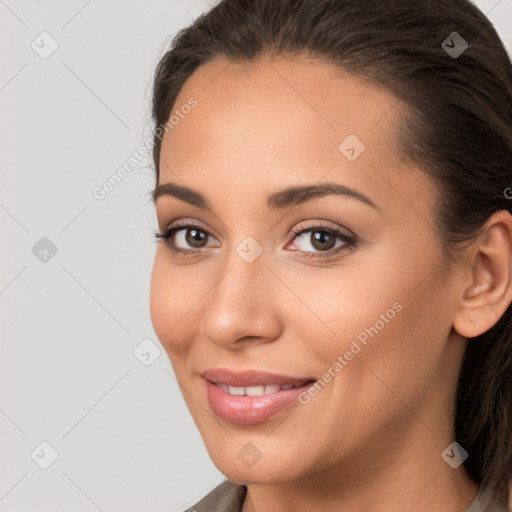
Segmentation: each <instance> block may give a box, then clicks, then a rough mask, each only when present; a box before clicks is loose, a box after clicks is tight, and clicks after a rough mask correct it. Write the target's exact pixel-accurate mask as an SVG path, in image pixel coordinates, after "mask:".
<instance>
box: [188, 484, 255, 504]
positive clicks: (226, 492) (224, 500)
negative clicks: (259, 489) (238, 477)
mask: <svg viewBox="0 0 512 512" xmlns="http://www.w3.org/2000/svg"><path fill="white" fill-rule="evenodd" d="M246 492H247V487H246V486H245V485H239V484H235V483H234V482H232V481H231V480H224V481H223V482H221V483H220V484H219V485H217V487H215V488H214V489H213V490H211V491H210V492H209V493H208V494H207V495H206V496H204V497H203V498H202V499H201V500H200V501H198V502H197V503H196V504H195V505H193V506H192V507H190V508H188V509H187V510H185V511H184V512H240V511H241V510H242V505H243V503H244V499H245V494H246Z"/></svg>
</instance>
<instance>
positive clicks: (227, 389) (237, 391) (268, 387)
mask: <svg viewBox="0 0 512 512" xmlns="http://www.w3.org/2000/svg"><path fill="white" fill-rule="evenodd" d="M210 382H212V381H210ZM313 382H315V381H314V380H310V379H308V380H305V381H302V382H299V383H298V384H283V385H282V386H278V385H277V384H261V385H259V386H229V385H228V384H225V383H223V382H212V384H215V385H217V386H218V387H219V388H220V389H222V391H224V393H229V394H230V395H234V396H243V395H245V396H264V395H272V394H274V393H277V392H278V391H285V390H288V389H296V388H302V387H304V386H305V385H306V384H310V383H313Z"/></svg>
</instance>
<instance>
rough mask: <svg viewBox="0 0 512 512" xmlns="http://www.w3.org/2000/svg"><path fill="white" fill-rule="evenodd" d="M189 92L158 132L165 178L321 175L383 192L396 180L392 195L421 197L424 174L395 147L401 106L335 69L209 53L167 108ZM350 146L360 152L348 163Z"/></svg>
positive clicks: (237, 182) (270, 179) (244, 180)
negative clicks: (176, 115) (178, 115)
mask: <svg viewBox="0 0 512 512" xmlns="http://www.w3.org/2000/svg"><path fill="white" fill-rule="evenodd" d="M190 98H194V99H195V100H196V101H197V106H195V107H194V108H193V109H192V110H191V111H190V112H189V113H188V114H186V115H183V116H182V119H181V120H180V122H179V124H177V125H176V126H174V128H173V129H172V130H171V131H169V133H166V134H165V135H164V138H163V142H162V151H161V159H160V172H161V174H160V182H165V181H175V176H173V174H172V173H170V169H172V170H173V171H174V173H178V175H179V174H180V173H186V176H187V178H190V180H191V182H194V183H195V184H198V185H199V186H201V185H204V186H207V185H209V184H212V185H213V184H215V180H219V179H220V180H222V181H226V180H229V182H230V183H231V184H233V185H234V186H238V187H244V186H251V184H252V182H253V181H254V183H256V182H258V183H261V181H262V180H264V182H265V183H267V184H268V187H269V190H270V189H271V188H276V187H278V186H281V185H283V182H286V184H290V185H296V184H302V183H303V182H305V181H308V182H312V181H313V182H316V181H319V180H321V179H322V177H323V176H326V175H328V176H327V178H328V179H329V180H332V179H335V180H337V181H340V182H343V183H344V184H346V185H348V186H356V185H357V187H358V188H363V189H365V190H366V191H367V192H368V194H370V195H372V194H373V195H374V197H375V196H376V195H380V194H382V193H383V192H384V189H386V191H387V192H390V193H391V192H392V190H388V189H389V181H390V180H391V181H392V182H396V181H397V180H399V181H400V183H397V184H396V186H395V187H391V188H395V192H394V193H395V194H398V195H402V196H404V195H405V196H407V195H410V196H411V199H412V200H417V198H418V196H420V195H424V194H423V192H422V190H421V189H423V188H424V187H425V185H426V184H425V181H424V180H423V179H422V177H421V176H419V173H418V172H413V170H412V169H411V165H410V164H406V163H405V162H404V160H403V159H402V157H401V155H400V154H399V152H398V150H397V146H396V140H397V137H398V131H397V129H398V127H399V126H400V123H401V122H403V117H402V116H403V112H404V106H403V105H402V104H401V102H399V100H398V99H397V98H396V97H395V96H394V95H393V94H391V93H390V92H388V91H387V90H386V89H385V88H383V87H380V86H377V85H375V84H373V83H371V82H369V81H367V80H363V79H361V78H358V77H355V76H352V75H350V74H348V73H347V72H346V71H343V70H342V69H340V68H336V67H334V66H332V65H330V64H327V63H325V62H322V61H319V60H316V59H310V58H305V57H304V58H298V57H296V58H293V59H291V58H286V57H274V58H272V59H270V60H269V59H266V58H262V59H260V60H258V61H256V62H251V63H248V62H233V61H230V60H226V59H218V60H215V61H213V62H209V63H207V64H205V65H203V66H201V67H199V68H198V69H197V70H196V71H195V72H194V73H193V74H192V75H191V76H190V77H189V79H188V80H187V81H186V82H185V84H184V86H183V88H182V90H181V91H180V94H179V96H178V98H177V100H176V102H175V105H174V108H173V111H175V110H179V109H180V108H181V106H182V105H185V104H186V103H187V101H189V100H190ZM187 110H188V109H187ZM345 141H348V142H346V143H345ZM351 146H352V147H354V148H355V151H356V153H359V152H361V151H362V152H361V153H360V156H358V157H357V158H356V159H355V160H350V159H349V158H347V156H351V154H350V152H349V153H348V154H347V153H346V150H347V149H349V150H350V147H351ZM344 151H345V152H344ZM356 156H357V155H356ZM391 174H392V176H391ZM385 182H388V183H387V184H386V183H385ZM411 187H412V188H411ZM400 189H402V190H400Z"/></svg>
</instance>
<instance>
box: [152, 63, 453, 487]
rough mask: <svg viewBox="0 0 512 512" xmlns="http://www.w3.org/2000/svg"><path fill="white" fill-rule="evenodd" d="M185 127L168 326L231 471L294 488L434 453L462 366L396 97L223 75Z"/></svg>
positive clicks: (161, 291)
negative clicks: (401, 143)
mask: <svg viewBox="0 0 512 512" xmlns="http://www.w3.org/2000/svg"><path fill="white" fill-rule="evenodd" d="M191 98H193V102H194V105H195V106H194V107H193V108H183V106H184V105H186V104H187V103H188V104H192V102H191ZM180 109H181V110H180ZM174 110H180V112H181V114H182V115H181V116H178V117H179V118H180V119H179V122H174V123H173V125H172V129H170V130H169V131H168V132H167V133H166V134H165V135H164V138H163V141H162V150H161V159H160V183H159V185H160V187H159V190H160V194H159V195H158V197H157V199H156V212H157V218H158V225H159V229H160V230H161V231H165V230H166V229H167V228H177V229H176V231H175V232H174V233H173V234H172V235H171V236H170V237H169V238H167V239H166V240H164V239H161V240H160V243H159V244H158V246H157V250H156V255H155V261H154V267H153V273H152V280H151V300H150V306H151V318H152V322H153V325H154V328H155V331H156V333H157V335H158V337H159V339H160V341H161V343H162V345H163V347H164V348H165V350H166V352H167V354H168V356H169V359H170V361H171V363H172V366H173V369H174V372H175V375H176V378H177V380H178V381H179V384H180V386H181V390H182V392H183V396H184V399H185V401H186V404H187V406H188V408H189V410H190V413H191V414H192V416H193V419H194V421H195V423H196V424H197V427H198V429H199V431H200V433H201V436H202V438H203V440H204V442H205V445H206V448H207V450H208V452H209V454H210V456H211V458H212V460H213V462H214V463H215V465H216V466H217V467H218V468H219V470H220V471H221V472H222V473H224V474H225V475H227V476H228V478H230V479H231V480H233V481H237V482H243V483H251V482H272V481H274V479H275V480H278V481H280V482H285V481H291V480H300V479H303V478H307V477H308V476H311V475H322V474H323V475H325V474H328V473H329V474H332V471H333V470H334V469H335V468H337V471H338V473H337V474H338V477H339V475H340V474H343V471H344V469H343V468H346V467H348V466H347V464H348V463H349V462H350V468H351V470H354V468H355V467H358V466H357V465H359V466H360V467H363V466H364V464H367V465H368V467H370V465H371V464H372V462H371V461H372V460H373V459H374V457H375V455H376V454H380V455H382V456H383V457H384V456H385V454H386V453H388V452H389V454H392V453H393V450H396V448H397V446H403V441H404V439H405V438H406V437H407V439H409V440H411V442H412V440H413V439H414V443H415V450H416V453H417V454H418V456H419V453H421V452H422V449H423V448H422V447H425V449H426V448H427V446H428V448H429V449H430V448H431V446H432V440H433V439H434V440H435V438H434V436H432V431H429V429H427V428H425V425H429V427H430V428H431V429H432V430H435V431H438V432H445V431H447V432H451V430H450V428H451V426H450V425H449V422H448V420H447V418H448V417H449V414H450V411H451V407H452V405H453V404H452V400H451V397H452V395H453V394H454V392H455V383H456V378H457V372H456V371H454V368H455V367H456V365H457V364H458V363H460V357H461V354H462V352H459V351H457V350H454V349H453V344H450V336H452V335H453V332H452V330H451V327H452V317H453V312H454V309H455V301H454V300H453V299H451V293H450V287H449V286H447V285H446V282H445V280H444V278H443V273H442V269H443V268H445V267H443V265H444V264H445V263H444V261H443V259H442V252H441V248H440V245H439V241H438V238H437V236H436V233H435V230H434V220H433V204H434V203H433V189H432V188H431V186H430V185H429V184H428V182H427V180H426V179H425V177H424V176H423V175H422V173H421V172H420V170H419V169H417V168H415V167H413V166H412V165H411V164H410V163H406V162H405V160H403V159H402V158H401V157H400V155H399V153H398V151H397V149H396V137H397V128H398V127H399V126H400V122H402V120H403V118H402V110H401V108H400V105H399V104H398V103H397V100H396V98H394V97H393V96H391V94H390V93H388V92H387V91H386V90H384V89H381V88H378V87H377V86H375V85H372V84H370V83H369V82H364V81H362V80H360V79H356V78H354V77H351V76H350V75H347V74H344V73H342V72H341V71H340V70H336V69H335V68H333V67H331V66H329V65H328V64H324V63H320V62H318V61H309V60H306V59H305V58H304V59H294V60H289V59H286V58H284V57H279V58H273V59H272V60H271V61H267V60H262V61H260V62H258V63H252V64H243V65H242V64H235V63H233V62H228V61H225V60H218V61H216V62H212V63H208V64H206V65H204V66H202V67H201V68H199V69H198V70H197V71H196V72H195V73H194V74H193V75H192V76H191V77H190V78H189V79H188V80H187V82H186V83H185V85H184V87H183V89H182V91H181V92H180V95H179V97H178V99H177V101H176V104H175V106H174ZM183 112H186V115H184V114H183ZM172 185H174V187H173V186H172ZM178 187H181V188H178ZM307 187H315V188H313V189H309V192H308V188H307ZM184 189H190V190H191V191H193V192H186V193H184ZM285 191H287V192H285ZM198 194H200V196H202V197H200V196H198ZM187 226H188V227H187ZM176 251H177V252H176ZM460 345H461V349H462V348H463V347H462V344H460ZM218 369H221V370H224V372H223V373H222V372H221V373H215V372H212V370H218ZM249 370H254V372H253V373H250V372H249V373H246V374H245V375H244V374H243V373H242V372H245V371H249ZM205 372H206V376H205ZM265 372H268V373H271V374H274V376H275V375H277V376H281V377H282V378H281V380H279V378H276V379H274V380H273V377H272V376H269V375H267V374H265ZM244 377H245V378H246V379H247V380H243V378H244ZM237 378H238V380H237ZM230 379H232V380H230ZM209 381H211V382H209ZM212 382H216V384H213V383H212ZM286 382H289V383H290V385H291V384H292V383H295V385H297V386H298V387H296V388H292V389H286V388H290V385H286ZM224 384H227V385H229V384H232V387H231V388H226V386H225V385H224ZM244 384H245V386H246V387H244V386H243V385H244ZM283 384H284V389H283V388H276V387H272V386H278V385H281V386H282V385H283ZM302 384H304V385H302ZM247 387H248V388H249V389H247ZM240 388H242V389H240ZM226 389H227V392H226ZM276 389H279V391H276ZM240 393H242V394H243V395H241V394H240ZM262 393H268V394H264V395H263V396H257V395H261V394H262ZM405 404H407V406H406V405H405ZM419 418H421V421H420V420H419ZM445 447H446V444H444V441H443V442H441V444H440V445H439V452H436V455H437V454H438V453H440V452H441V451H442V450H443V449H444V448H445ZM436 449H437V448H436ZM390 456H391V455H390ZM348 476H349V475H347V477H348Z"/></svg>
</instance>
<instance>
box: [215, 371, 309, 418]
mask: <svg viewBox="0 0 512 512" xmlns="http://www.w3.org/2000/svg"><path fill="white" fill-rule="evenodd" d="M313 384H314V382H308V383H307V384H305V385H304V386H301V387H300V388H292V389H283V390H281V391H276V392H275V393H271V394H270V395H263V396H247V395H231V394H229V393H226V392H225V391H222V389H220V388H219V386H217V385H216V384H213V383H212V382H210V381H206V389H207V393H208V401H209V402H210V406H211V408H212V409H213V412H215V414H217V415H218V416H220V417H221V418H222V419H223V420H226V421H229V422H230V423H238V424H240V425H251V424H253V423H260V422H262V421H265V420H268V419H269V418H271V417H272V416H274V415H275V414H277V413H278V412H279V411H281V410H282V409H284V408H285V407H288V406H289V405H291V404H292V403H293V402H295V401H296V400H297V398H298V396H299V395H300V394H301V393H304V391H307V389H308V388H309V387H311V386H312V385H313Z"/></svg>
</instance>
